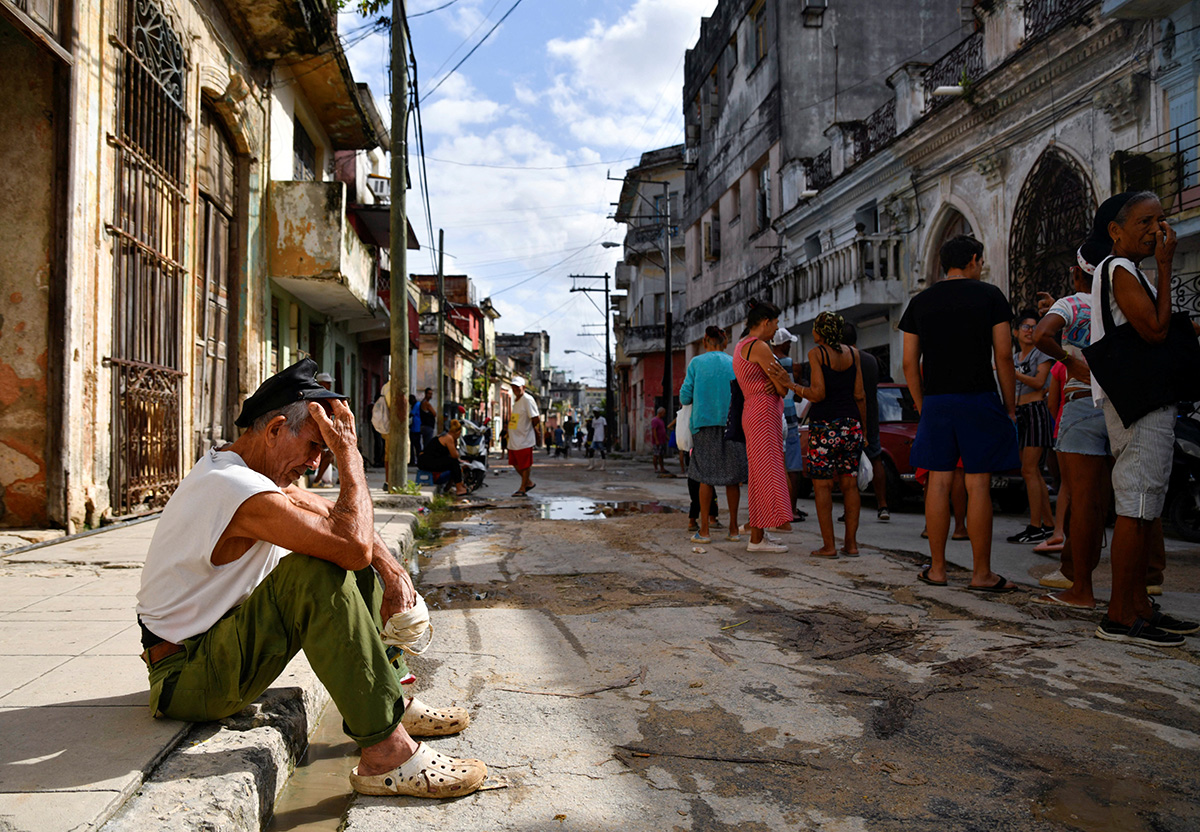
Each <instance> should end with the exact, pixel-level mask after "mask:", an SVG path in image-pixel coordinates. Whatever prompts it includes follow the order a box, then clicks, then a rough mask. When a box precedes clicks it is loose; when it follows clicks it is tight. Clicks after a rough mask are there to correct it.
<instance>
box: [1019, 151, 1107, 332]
mask: <svg viewBox="0 0 1200 832" xmlns="http://www.w3.org/2000/svg"><path fill="white" fill-rule="evenodd" d="M1095 211H1096V200H1095V197H1093V196H1092V186H1091V183H1090V181H1089V180H1088V177H1087V174H1086V173H1084V172H1083V171H1082V170H1080V169H1079V167H1078V166H1077V165H1076V164H1075V163H1074V162H1073V161H1072V160H1071V159H1070V158H1069V157H1068V156H1066V155H1064V154H1062V153H1060V152H1059V151H1057V150H1055V149H1054V148H1050V149H1049V150H1047V151H1046V152H1045V153H1043V154H1042V156H1041V158H1040V159H1038V161H1037V164H1035V165H1034V166H1033V170H1032V171H1030V172H1029V177H1028V178H1027V179H1026V180H1025V185H1024V186H1023V187H1022V188H1021V195H1020V196H1019V197H1018V198H1017V210H1016V213H1015V214H1014V217H1013V227H1012V237H1011V240H1010V243H1009V254H1008V262H1009V297H1010V299H1011V300H1012V305H1013V309H1014V310H1016V311H1017V312H1020V311H1021V310H1022V309H1034V308H1036V307H1037V293H1038V292H1049V293H1050V294H1051V295H1053V296H1054V297H1056V298H1057V297H1061V296H1062V295H1065V294H1067V293H1069V292H1070V290H1071V266H1072V265H1074V263H1075V262H1076V261H1075V251H1076V249H1078V248H1079V244H1080V243H1082V242H1083V239H1084V237H1086V236H1087V234H1088V230H1089V229H1090V228H1091V227H1092V217H1093V215H1094V214H1095Z"/></svg>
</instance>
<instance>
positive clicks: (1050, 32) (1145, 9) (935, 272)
mask: <svg viewBox="0 0 1200 832" xmlns="http://www.w3.org/2000/svg"><path fill="white" fill-rule="evenodd" d="M725 5H726V4H725V3H722V4H721V6H719V7H718V14H717V15H714V20H715V19H717V17H718V16H719V11H720V9H721V8H722V7H723V6H725ZM770 5H771V4H770V3H769V2H768V3H767V4H766V7H768V8H769V7H770ZM849 5H850V4H846V5H845V6H843V5H842V4H839V5H837V6H836V7H834V6H831V7H830V8H828V9H826V10H825V11H824V13H823V14H822V15H821V19H820V20H819V21H812V22H811V23H810V28H811V29H812V30H813V31H817V32H819V31H821V30H826V29H829V27H833V31H835V32H836V33H837V38H838V42H839V45H841V44H844V43H846V41H845V40H843V39H842V33H844V32H846V31H847V30H849V29H851V28H854V29H856V30H859V31H861V33H862V36H863V37H864V38H866V40H865V41H863V43H861V44H860V48H859V49H856V50H855V51H856V54H878V44H890V43H893V42H894V35H895V33H896V31H897V30H896V29H893V28H891V27H888V28H887V29H885V30H876V29H874V28H873V26H872V24H871V23H870V17H869V16H863V15H851V13H850V9H849ZM900 5H902V4H897V6H900ZM922 5H923V6H924V7H925V8H924V9H923V10H922V11H923V14H924V15H925V17H923V18H922V19H923V20H926V19H927V31H928V32H929V34H930V35H932V37H930V38H928V39H927V40H926V39H919V40H920V42H919V43H917V44H915V45H914V44H910V45H909V46H911V47H912V49H911V50H910V51H911V52H914V53H915V52H917V51H918V50H919V49H921V48H922V44H924V45H925V47H924V53H923V54H922V55H921V59H920V60H917V59H916V58H913V59H908V60H905V59H904V58H905V55H904V54H901V55H899V56H898V58H897V60H895V61H894V62H893V63H892V64H891V65H890V66H889V65H888V62H887V61H884V62H882V63H879V65H877V66H871V67H870V69H869V71H867V70H865V69H864V75H863V77H862V78H861V79H858V80H854V81H851V82H850V83H853V84H854V85H855V90H854V91H855V93H856V95H855V97H850V96H847V95H844V94H843V93H842V90H843V89H845V87H844V86H843V85H844V84H846V79H845V78H844V76H843V77H839V79H838V81H837V85H836V87H835V89H834V90H833V91H830V90H827V89H826V90H823V91H822V92H821V93H820V94H817V95H815V96H813V100H811V101H810V103H809V104H808V105H807V106H806V105H805V104H804V100H803V99H802V98H798V97H797V96H796V95H792V94H789V93H788V92H787V89H788V87H789V84H788V82H787V81H786V77H787V76H788V71H787V70H781V71H780V77H781V87H782V88H783V89H784V92H783V93H782V98H781V103H780V109H779V119H778V127H777V129H772V128H770V123H769V122H768V124H767V125H766V126H765V127H764V128H763V129H762V130H753V131H751V132H752V134H753V136H754V137H755V138H754V139H752V140H751V144H752V145H753V141H758V142H759V143H760V144H761V143H763V142H767V140H768V139H769V138H772V137H775V136H777V137H778V139H777V141H775V142H774V143H768V144H769V147H768V149H767V150H765V151H762V152H763V154H764V155H761V156H759V158H762V159H764V160H765V163H766V169H767V170H768V172H769V175H768V176H766V177H760V178H758V179H753V180H752V181H751V185H752V186H753V183H754V182H755V181H759V182H762V183H764V184H765V183H767V182H771V183H775V182H777V183H778V187H777V188H773V189H771V190H768V191H767V192H766V198H765V199H764V188H761V187H760V188H758V189H757V190H756V191H755V198H756V199H758V200H759V205H766V206H767V207H766V210H765V211H763V210H762V209H761V208H760V209H759V210H758V211H757V212H756V218H758V219H765V220H766V221H765V222H760V223H758V231H757V232H755V234H757V236H755V237H754V238H753V240H752V241H748V242H753V243H754V244H756V245H755V248H754V250H753V251H739V250H738V249H736V248H735V249H734V252H733V253H734V254H735V257H734V259H733V260H732V262H731V263H730V264H729V265H727V266H722V267H721V268H726V269H737V270H740V272H735V273H732V274H730V275H729V276H728V277H727V278H722V277H721V276H720V275H718V280H725V281H727V284H726V285H727V287H728V288H726V289H724V290H723V291H715V290H716V288H717V287H716V286H713V287H711V289H710V288H705V289H703V291H701V292H699V293H698V294H697V296H696V302H693V298H692V296H689V307H690V309H689V315H688V319H687V321H686V323H685V326H686V327H687V333H688V335H689V336H692V337H695V336H696V333H697V331H698V329H699V331H702V327H701V324H702V323H704V322H712V320H713V319H714V318H715V319H716V320H717V322H719V323H722V324H727V323H735V324H736V323H738V322H740V320H741V319H742V318H743V317H744V314H745V312H744V308H743V304H744V301H745V300H746V299H748V298H751V297H765V298H768V299H770V300H772V301H774V302H775V303H776V304H777V305H779V306H780V307H781V308H782V309H783V315H782V317H781V324H783V325H785V326H788V327H789V328H791V329H792V331H793V332H795V333H796V334H798V335H800V336H801V344H800V345H798V352H797V355H798V356H800V355H803V352H804V351H805V350H806V349H807V348H808V347H809V346H811V342H810V341H809V340H808V339H809V333H810V332H811V324H812V320H813V318H814V317H815V316H816V314H817V313H818V312H820V311H822V310H825V309H829V310H834V311H837V312H840V313H841V314H843V315H844V316H845V317H846V318H847V319H848V320H850V321H851V322H854V323H856V324H857V325H858V326H859V329H860V340H859V346H860V347H862V348H864V349H867V350H870V351H871V352H873V353H875V354H876V355H877V356H878V357H879V358H880V359H881V360H882V363H883V366H884V367H885V368H889V369H890V371H891V372H892V373H893V374H894V375H898V374H899V368H900V358H901V354H900V353H901V351H900V345H901V334H900V332H899V330H898V328H897V325H898V322H899V318H900V314H901V313H902V311H903V309H904V306H905V305H906V304H907V302H908V299H909V298H910V297H911V296H912V295H913V294H914V293H916V292H918V291H920V290H921V289H923V288H925V287H927V286H928V285H930V283H932V282H933V281H936V280H938V279H940V278H941V269H940V264H939V263H938V251H939V249H940V247H941V244H942V243H943V242H944V241H945V240H946V239H948V238H949V237H951V236H953V235H955V234H959V233H971V234H973V235H975V236H976V237H977V238H979V239H980V240H981V241H982V242H983V243H984V245H985V248H986V252H985V272H984V278H985V279H986V280H988V281H990V282H992V283H994V284H996V285H997V286H999V287H1000V288H1001V289H1003V290H1004V291H1005V292H1006V293H1008V294H1009V296H1010V298H1011V299H1012V303H1013V306H1014V308H1016V309H1020V308H1025V307H1029V306H1032V305H1033V303H1034V297H1035V295H1036V293H1037V292H1038V291H1050V292H1053V293H1061V292H1064V291H1065V290H1066V288H1067V281H1068V266H1069V265H1070V264H1071V263H1072V262H1073V261H1074V252H1075V249H1076V247H1077V246H1078V244H1079V243H1080V242H1081V240H1082V238H1083V237H1084V236H1085V235H1086V233H1087V231H1088V228H1089V226H1090V222H1091V215H1092V213H1093V212H1094V210H1095V207H1096V205H1097V204H1098V202H1099V200H1101V199H1103V198H1104V197H1105V196H1107V195H1108V194H1109V193H1112V192H1113V191H1114V190H1117V189H1121V188H1132V187H1136V188H1143V187H1144V188H1149V189H1151V190H1156V191H1158V192H1160V193H1161V194H1162V195H1163V196H1164V199H1165V204H1167V209H1168V213H1169V214H1171V215H1172V217H1173V218H1175V219H1177V220H1179V221H1180V224H1179V227H1180V231H1181V240H1182V242H1181V246H1180V256H1179V260H1180V263H1179V266H1180V267H1181V268H1182V269H1183V270H1184V271H1185V272H1189V271H1190V272H1191V275H1190V276H1188V275H1185V278H1184V279H1183V280H1182V281H1181V284H1182V285H1181V288H1180V297H1181V298H1184V299H1185V301H1186V298H1190V297H1194V296H1195V287H1194V285H1193V284H1194V283H1195V280H1194V273H1195V271H1196V267H1197V265H1200V263H1197V262H1196V257H1197V255H1196V254H1193V253H1191V252H1192V250H1193V249H1200V245H1198V244H1197V243H1198V242H1200V240H1197V239H1193V238H1192V237H1191V236H1190V235H1191V234H1192V233H1194V232H1195V231H1197V230H1200V220H1197V219H1196V216H1197V213H1198V212H1197V211H1196V209H1197V208H1198V207H1200V204H1198V202H1200V201H1198V200H1196V199H1194V198H1191V197H1190V196H1189V195H1190V194H1191V193H1192V191H1191V190H1190V189H1191V188H1193V187H1195V185H1196V184H1197V182H1196V171H1195V162H1194V160H1195V158H1196V146H1197V142H1196V139H1195V133H1196V130H1195V124H1196V122H1195V110H1194V107H1195V96H1196V70H1195V68H1194V62H1193V61H1192V60H1191V58H1190V56H1189V57H1187V58H1184V57H1183V54H1184V53H1190V54H1194V49H1193V47H1192V44H1193V43H1194V38H1192V37H1190V33H1189V29H1190V28H1191V27H1192V26H1193V25H1194V23H1193V21H1192V16H1193V15H1194V14H1195V5H1196V4H1195V3H1186V2H1180V0H1166V1H1165V2H1162V1H1160V0H1145V1H1144V2H1137V0H1129V1H1128V2H1117V0H1108V1H1107V2H1103V3H1101V2H1087V1H1086V0H1027V2H1017V0H993V1H992V2H976V3H974V4H971V3H964V4H945V7H942V8H939V7H937V4H922ZM792 11H798V10H791V11H789V14H791V13H792ZM964 11H966V12H969V16H964ZM1166 15H1172V16H1171V17H1165V16H1166ZM771 19H772V18H771V17H770V16H768V17H767V23H768V24H769V23H770V21H771ZM818 24H819V25H818ZM839 24H840V27H839ZM784 28H785V29H786V26H785V27H784ZM956 29H957V31H958V32H959V33H960V34H959V37H957V38H955V41H957V42H955V41H951V42H950V43H949V44H948V45H947V44H945V43H944V42H943V41H939V39H938V38H937V37H936V34H937V33H938V32H952V31H955V30H956ZM1169 31H1174V32H1175V33H1176V34H1175V35H1174V37H1173V38H1168V37H1167V36H1166V33H1168V32H1169ZM1181 33H1182V34H1181ZM783 36H784V34H783V31H782V30H781V37H783ZM1185 37H1186V39H1185ZM943 40H944V39H943ZM787 42H789V43H793V44H803V43H804V41H803V40H791V41H787ZM701 43H702V45H703V44H705V43H706V41H705V39H704V38H703V37H702V40H701ZM939 43H940V44H941V45H940V46H939V45H938V44H939ZM931 46H933V47H936V48H935V49H931V48H930V47H931ZM815 49H816V47H814V50H815ZM709 51H710V53H712V54H715V48H713V47H710V49H709ZM902 51H903V50H902ZM1166 52H1171V55H1170V56H1169V57H1168V56H1167V55H1166ZM814 54H815V53H814ZM689 60H691V58H689ZM781 60H782V61H783V62H784V63H787V61H788V58H787V56H786V52H785V55H784V57H783V58H781ZM833 60H834V61H835V62H836V57H834V58H833ZM864 66H867V65H866V64H864ZM688 77H689V82H688V83H691V84H693V86H692V87H689V88H688V90H685V96H689V95H692V94H693V91H695V90H698V89H699V88H698V87H695V85H694V79H693V77H692V75H691V74H689V76H688ZM794 77H795V83H792V84H791V85H790V86H791V88H792V89H793V90H795V89H797V87H796V84H797V83H799V82H800V79H799V77H798V76H794ZM809 77H810V78H812V79H817V78H819V77H821V76H820V73H819V72H816V71H815V68H814V72H812V73H810V75H809ZM731 89H736V85H734V86H733V87H731ZM830 92H834V93H836V96H837V97H836V103H835V102H834V101H833V100H831V96H830V95H829V93H830ZM687 100H690V99H689V98H685V101H687ZM764 100H765V99H764ZM703 103H704V99H703V98H701V105H703ZM834 107H836V110H835V109H832V108H834ZM814 114H818V115H819V117H818V119H817V122H818V126H821V127H822V129H821V130H820V131H819V132H818V131H815V130H814V127H813V125H812V123H811V119H812V117H813V115H814ZM701 115H703V111H702V110H701ZM718 123H719V119H718ZM701 124H702V125H703V122H701ZM694 133H695V131H694V130H691V129H689V134H688V138H689V142H691V141H692V139H693V137H694ZM764 133H765V137H763V138H760V136H762V135H763V134H764ZM1189 137H1190V138H1189ZM695 146H696V148H697V149H696V150H695V151H691V150H689V153H690V154H691V155H692V158H697V159H698V167H697V171H696V177H697V180H696V181H697V187H698V188H699V189H700V190H699V192H698V193H693V192H692V191H691V190H690V187H691V183H692V180H691V179H690V178H689V192H688V199H687V200H686V204H688V205H689V206H692V207H693V211H692V212H691V213H690V214H689V215H688V216H689V217H694V218H695V222H694V223H693V225H692V227H691V229H690V231H691V233H693V234H695V235H696V239H695V240H693V238H691V237H689V245H688V252H689V267H690V268H693V269H694V268H696V266H695V265H693V263H699V262H700V261H701V256H702V255H701V253H702V252H703V246H702V240H700V239H699V237H700V234H701V233H702V229H703V227H704V223H705V222H708V221H715V217H713V215H712V210H713V208H712V207H709V208H705V206H706V205H708V206H711V205H712V202H711V194H710V192H709V191H706V190H704V188H705V187H706V181H707V179H709V178H711V175H710V174H708V173H707V171H709V170H711V169H712V167H713V164H712V163H711V162H710V163H708V165H707V167H706V166H705V156H704V154H705V143H704V138H703V132H701V134H700V138H699V141H698V142H696V143H695ZM776 148H777V149H778V156H777V157H776V156H773V155H771V154H772V153H775V152H776ZM761 150H762V148H760V147H758V146H757V145H753V146H752V147H751V148H750V150H748V151H744V152H745V153H746V154H747V156H754V155H755V154H757V153H759V152H760V151H761ZM733 167H734V168H735V169H744V168H745V166H744V165H734V166H733ZM751 169H752V166H751ZM709 187H712V186H709ZM741 187H742V188H743V189H744V187H745V180H743V182H742V186H741ZM719 190H720V186H719V185H718V186H715V189H714V190H713V192H714V193H715V192H716V191H719ZM776 200H778V201H777V202H776ZM743 202H744V200H743ZM720 210H721V212H722V213H721V220H720V221H721V223H722V224H723V226H724V227H725V228H726V231H724V232H723V234H722V236H723V238H725V239H723V241H722V242H723V243H724V242H726V240H727V239H728V236H729V232H728V221H727V220H725V219H724V216H725V208H724V207H723V205H722V206H721V207H720ZM735 211H736V209H735ZM706 212H707V213H706ZM742 213H744V210H743V212H742ZM764 213H766V214H768V215H769V216H767V217H762V214H764ZM1193 226H1196V227H1195V228H1194V227H1193ZM734 233H736V232H734ZM764 252H765V254H764ZM724 256H725V248H724V246H723V250H722V259H724ZM701 274H702V275H703V267H701ZM1189 280H1191V283H1190V284H1189V283H1188V281H1189ZM698 283H700V284H701V285H703V277H702V278H701V280H700V281H698ZM1189 286H1191V288H1190V289H1189V288H1188V287H1189ZM1187 302H1191V303H1193V304H1194V303H1195V301H1187Z"/></svg>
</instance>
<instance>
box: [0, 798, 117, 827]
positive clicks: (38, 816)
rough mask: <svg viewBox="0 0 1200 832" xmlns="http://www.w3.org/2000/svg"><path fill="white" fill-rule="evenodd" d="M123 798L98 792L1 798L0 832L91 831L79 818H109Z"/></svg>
mask: <svg viewBox="0 0 1200 832" xmlns="http://www.w3.org/2000/svg"><path fill="white" fill-rule="evenodd" d="M125 797H126V795H125V794H124V793H122V792H118V791H108V790H104V789H97V790H94V791H86V792H49V791H47V792H33V793H18V794H0V829H4V830H6V832H9V831H10V830H11V832H79V830H81V829H90V828H94V827H91V826H89V825H84V826H81V825H80V818H103V817H108V816H109V815H111V814H112V812H113V810H114V809H115V808H116V807H117V806H119V805H120V804H121V801H123V800H124V799H125Z"/></svg>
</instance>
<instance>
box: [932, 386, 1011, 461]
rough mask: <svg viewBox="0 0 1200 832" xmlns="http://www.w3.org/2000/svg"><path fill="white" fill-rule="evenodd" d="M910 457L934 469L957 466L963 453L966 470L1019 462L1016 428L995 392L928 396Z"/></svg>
mask: <svg viewBox="0 0 1200 832" xmlns="http://www.w3.org/2000/svg"><path fill="white" fill-rule="evenodd" d="M908 458H909V462H911V463H912V465H913V467H916V468H925V469H928V470H930V471H953V470H954V469H955V467H957V465H958V460H959V459H960V458H961V459H962V467H963V471H965V472H966V473H968V474H991V473H995V472H998V471H1008V470H1010V469H1012V468H1019V467H1021V458H1020V456H1019V455H1018V453H1017V428H1016V425H1014V424H1013V421H1012V420H1011V419H1009V418H1008V414H1007V413H1005V412H1004V405H1003V404H1001V402H1000V396H999V394H997V393H942V394H940V395H936V396H926V397H925V402H924V405H923V406H922V409H921V421H920V423H919V424H918V425H917V437H916V439H914V440H913V444H912V450H911V451H910V452H909V457H908Z"/></svg>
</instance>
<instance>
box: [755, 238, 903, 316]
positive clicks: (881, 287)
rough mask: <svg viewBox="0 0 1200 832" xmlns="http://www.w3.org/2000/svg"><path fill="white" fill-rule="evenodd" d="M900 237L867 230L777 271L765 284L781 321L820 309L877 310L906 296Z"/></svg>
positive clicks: (844, 311) (855, 313) (853, 313)
mask: <svg viewBox="0 0 1200 832" xmlns="http://www.w3.org/2000/svg"><path fill="white" fill-rule="evenodd" d="M903 250H904V238H903V237H902V236H900V235H887V234H870V235H865V236H860V237H857V238H855V239H854V240H851V241H850V242H848V243H846V244H844V245H842V246H839V247H838V248H835V249H832V250H831V251H826V252H822V253H821V254H819V255H818V256H816V257H812V258H810V259H808V260H807V261H806V262H804V263H801V264H800V265H798V266H796V267H795V268H793V269H792V270H790V271H788V272H786V273H785V274H783V275H782V276H781V277H780V278H779V279H778V280H777V281H776V282H775V283H774V284H773V285H772V287H771V292H772V300H773V302H774V303H775V304H776V305H778V306H779V307H780V308H782V309H783V310H784V320H783V323H785V324H787V325H789V326H790V325H793V324H802V323H805V322H807V321H811V320H812V319H813V318H815V317H816V315H817V313H818V312H820V311H821V310H823V309H836V310H838V311H839V312H841V313H842V314H844V315H845V314H849V316H850V317H862V316H864V315H867V314H871V313H873V312H882V311H885V310H887V309H888V307H891V306H894V305H896V304H902V303H904V301H905V299H906V298H907V296H908V293H907V289H906V288H905V287H906V283H907V281H906V280H905V279H904V274H903V269H904V261H903V259H902V258H903Z"/></svg>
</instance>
